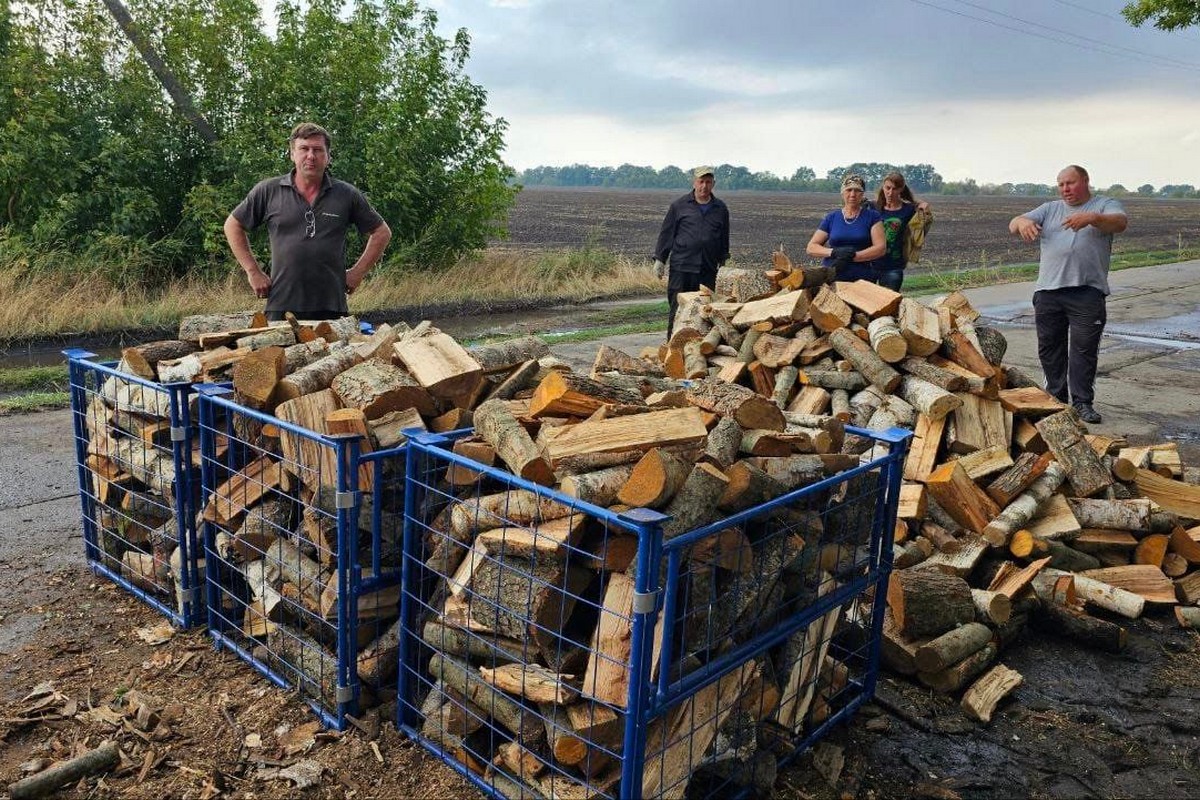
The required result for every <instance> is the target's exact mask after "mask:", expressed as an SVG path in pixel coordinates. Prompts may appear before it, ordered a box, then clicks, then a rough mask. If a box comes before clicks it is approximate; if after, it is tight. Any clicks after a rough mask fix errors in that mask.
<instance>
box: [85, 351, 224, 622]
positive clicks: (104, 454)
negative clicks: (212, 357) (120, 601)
mask: <svg viewBox="0 0 1200 800" xmlns="http://www.w3.org/2000/svg"><path fill="white" fill-rule="evenodd" d="M63 354H64V355H65V356H66V357H67V361H68V375H69V380H70V389H71V416H72V426H73V431H74V437H75V455H76V468H77V472H78V478H79V498H80V503H81V507H82V520H83V538H84V550H85V555H86V558H87V561H88V564H89V566H90V567H91V568H92V570H93V571H94V572H96V573H97V574H99V575H103V576H105V577H107V578H108V579H110V580H112V581H114V582H115V583H117V584H118V585H120V586H122V587H123V588H125V589H126V590H127V591H129V592H130V593H131V594H133V595H134V596H135V597H137V598H139V599H140V600H142V601H143V602H145V603H147V604H148V605H150V606H151V607H152V608H154V609H156V610H157V611H159V612H161V613H162V614H164V615H165V616H166V617H168V618H169V619H170V620H171V621H172V622H173V623H174V624H176V625H180V626H183V627H188V626H191V625H195V624H200V623H202V622H203V619H204V615H203V613H202V610H203V606H202V605H201V604H200V603H199V600H198V594H197V593H196V591H195V588H196V587H197V586H198V585H199V583H198V579H199V567H198V564H197V553H198V548H197V546H196V529H195V517H196V498H197V494H198V491H199V482H198V480H196V478H197V477H198V474H199V473H198V469H197V467H198V464H199V453H198V451H197V452H195V453H194V452H193V445H194V444H196V443H197V440H196V437H195V431H194V427H193V424H192V422H193V420H194V419H195V415H194V412H195V403H196V398H195V394H194V392H193V390H192V386H191V385H190V384H184V383H173V384H161V383H155V382H153V381H148V380H144V379H142V378H139V377H137V376H135V375H130V374H128V373H125V372H122V371H119V370H118V369H117V368H116V367H115V366H114V365H113V364H105V363H100V362H97V361H96V360H95V359H96V355H95V354H94V353H89V352H87V351H85V350H67V351H64V353H63Z"/></svg>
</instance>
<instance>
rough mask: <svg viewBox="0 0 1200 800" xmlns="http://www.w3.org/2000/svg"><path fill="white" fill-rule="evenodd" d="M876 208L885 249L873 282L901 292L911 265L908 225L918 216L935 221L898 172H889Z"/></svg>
mask: <svg viewBox="0 0 1200 800" xmlns="http://www.w3.org/2000/svg"><path fill="white" fill-rule="evenodd" d="M875 208H876V210H878V211H879V214H880V216H881V217H882V221H883V235H884V240H885V242H886V248H885V250H884V253H883V256H882V257H881V258H880V259H879V260H878V261H876V262H875V276H874V278H873V280H874V281H875V282H876V283H878V284H879V285H880V286H885V287H887V288H888V289H891V290H892V291H894V292H898V291H900V286H901V285H902V284H903V283H904V268H905V267H906V266H908V254H907V251H906V247H905V243H906V241H907V239H908V228H909V225H910V224H911V223H912V220H913V217H915V216H917V215H918V214H920V215H921V216H922V218H923V219H922V222H927V220H928V219H931V218H932V215H931V214H930V213H929V203H926V202H924V201H920V202H918V201H917V199H916V198H915V197H913V193H912V189H909V188H908V184H907V183H906V182H905V181H904V176H903V175H901V174H900V173H899V172H890V173H888V174H887V175H886V176H884V179H883V183H882V184H881V185H880V187H879V193H878V194H877V195H876V197H875Z"/></svg>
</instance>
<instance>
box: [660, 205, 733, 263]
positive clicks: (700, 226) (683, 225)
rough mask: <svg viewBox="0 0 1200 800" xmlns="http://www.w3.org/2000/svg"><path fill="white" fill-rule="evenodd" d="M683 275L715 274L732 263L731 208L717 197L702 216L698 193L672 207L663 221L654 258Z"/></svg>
mask: <svg viewBox="0 0 1200 800" xmlns="http://www.w3.org/2000/svg"><path fill="white" fill-rule="evenodd" d="M668 256H669V257H670V259H671V261H670V263H671V269H673V270H678V271H679V272H715V271H716V269H717V267H719V266H720V265H722V264H724V263H725V262H726V261H728V260H729V207H728V206H726V205H725V203H724V202H723V201H721V200H718V199H717V197H716V195H714V196H713V198H712V199H711V200H709V202H708V212H707V213H703V214H702V213H700V204H699V203H697V202H696V198H695V193H694V192H688V193H687V194H685V195H684V196H683V197H681V198H679V199H678V200H676V201H675V202H674V203H671V207H670V208H668V209H667V216H666V218H665V219H664V220H663V224H662V231H660V232H659V234H658V244H657V245H655V247H654V257H655V258H657V259H658V260H659V261H663V262H666V261H667V258H668Z"/></svg>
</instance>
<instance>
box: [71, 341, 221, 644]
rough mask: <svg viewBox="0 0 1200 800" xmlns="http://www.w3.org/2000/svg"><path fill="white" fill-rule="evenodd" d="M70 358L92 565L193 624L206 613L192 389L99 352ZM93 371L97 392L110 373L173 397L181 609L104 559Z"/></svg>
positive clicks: (78, 352) (176, 620)
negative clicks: (133, 370) (91, 439)
mask: <svg viewBox="0 0 1200 800" xmlns="http://www.w3.org/2000/svg"><path fill="white" fill-rule="evenodd" d="M62 354H63V355H64V356H65V357H66V358H67V373H68V376H69V381H70V387H71V392H70V394H71V412H72V418H73V423H74V425H73V427H74V434H75V460H76V471H77V476H78V481H79V498H80V506H81V508H80V510H81V513H82V518H83V537H84V552H85V557H86V559H87V562H88V566H89V568H90V569H91V570H92V572H94V573H95V574H97V575H101V576H103V577H105V578H107V579H108V580H111V581H112V582H113V583H116V584H117V585H118V586H120V587H121V588H122V589H124V590H125V591H127V592H129V593H130V594H132V595H133V596H134V597H136V598H138V599H139V600H141V601H142V602H143V603H145V604H146V605H148V606H150V607H151V608H153V609H154V610H155V611H158V612H159V613H160V614H162V615H163V616H165V617H167V618H168V619H169V620H170V621H171V622H172V623H173V624H174V625H176V626H178V627H181V628H191V627H194V626H196V625H199V624H201V622H202V620H203V618H204V615H203V614H202V613H201V606H200V604H199V592H198V590H199V585H200V584H199V580H200V573H199V568H198V560H197V556H198V552H199V551H198V549H197V538H196V524H195V519H196V511H197V507H196V498H197V496H198V486H197V484H196V483H195V482H194V480H193V478H194V477H196V470H195V469H194V468H193V467H192V465H191V453H192V442H193V430H192V419H191V409H190V408H189V402H188V398H189V395H190V394H192V392H193V386H192V384H190V383H155V382H154V381H149V380H146V379H144V378H141V377H139V376H137V375H130V374H128V373H125V372H121V371H120V370H118V369H117V368H116V365H117V362H112V361H109V362H98V361H96V360H95V359H96V358H97V357H98V356H97V355H96V354H95V353H92V352H89V351H87V350H83V349H78V348H73V349H69V350H63V351H62ZM89 375H93V376H96V387H95V391H96V392H99V391H100V388H101V386H102V385H103V383H104V381H105V379H106V378H116V379H117V380H120V381H124V382H125V383H128V384H135V385H139V386H143V387H145V388H147V389H150V390H151V391H154V392H158V393H161V394H166V395H167V397H168V400H169V424H170V427H171V455H172V461H173V466H174V496H173V497H172V498H171V499H172V501H173V502H174V511H175V513H174V518H175V533H176V541H177V542H178V544H177V546H178V548H179V554H180V564H181V565H182V569H181V571H180V575H179V576H178V580H179V584H180V586H179V592H180V596H181V597H182V598H183V601H182V608H180V607H178V606H177V605H175V604H168V603H165V602H163V601H162V600H161V599H159V598H157V597H155V596H154V595H153V594H151V593H149V592H147V591H146V590H144V589H142V588H140V587H138V586H135V585H134V584H133V583H132V582H131V581H130V580H129V579H128V578H126V577H125V576H124V575H122V574H121V573H120V572H119V571H117V570H113V569H112V568H110V567H108V566H107V565H106V564H104V563H103V559H102V556H101V552H100V548H99V544H98V534H97V531H96V524H95V514H96V509H97V506H98V505H99V504H98V502H97V499H96V495H95V488H94V486H93V485H92V480H91V477H92V473H91V470H90V469H88V467H87V457H88V454H87V441H88V433H87V425H86V422H85V420H84V415H85V414H86V413H87V406H88V389H87V379H88V376H89Z"/></svg>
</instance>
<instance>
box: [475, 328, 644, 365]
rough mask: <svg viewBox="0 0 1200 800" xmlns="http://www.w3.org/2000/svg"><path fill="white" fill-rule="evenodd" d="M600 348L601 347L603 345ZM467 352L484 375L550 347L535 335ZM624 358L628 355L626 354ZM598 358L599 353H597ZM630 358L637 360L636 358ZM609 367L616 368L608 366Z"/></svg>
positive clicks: (546, 351)
mask: <svg viewBox="0 0 1200 800" xmlns="http://www.w3.org/2000/svg"><path fill="white" fill-rule="evenodd" d="M601 349H603V345H602V346H601ZM609 349H611V348H609ZM618 352H619V351H618ZM467 353H468V354H469V355H470V356H471V358H472V359H473V360H474V361H475V363H476V364H478V365H479V368H480V369H482V370H483V372H484V374H485V375H492V374H495V373H497V372H505V371H507V370H511V369H513V368H514V367H516V366H518V365H520V364H522V363H524V362H526V361H536V360H537V359H539V358H541V357H542V356H546V355H549V354H550V348H549V346H547V345H546V343H545V342H544V341H542V340H541V339H539V338H538V337H536V336H521V337H519V338H516V339H508V340H507V341H503V342H493V343H491V344H481V345H476V346H475V347H470V348H467ZM626 358H630V357H629V356H626ZM598 359H599V354H597V360H598ZM632 360H634V361H637V359H632ZM643 366H644V365H643ZM610 369H618V368H617V367H610ZM620 371H621V372H625V370H624V369H620ZM626 374H629V375H639V374H642V373H637V372H629V373H626Z"/></svg>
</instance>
